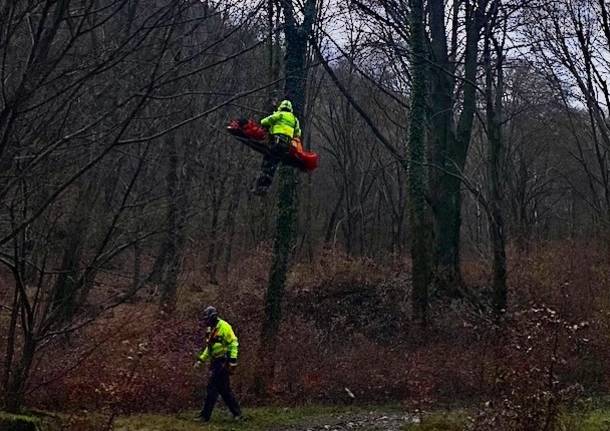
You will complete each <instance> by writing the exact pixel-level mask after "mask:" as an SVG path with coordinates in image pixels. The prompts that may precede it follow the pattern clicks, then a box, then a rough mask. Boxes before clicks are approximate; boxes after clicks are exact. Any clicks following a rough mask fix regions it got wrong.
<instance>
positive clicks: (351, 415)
mask: <svg viewBox="0 0 610 431" xmlns="http://www.w3.org/2000/svg"><path fill="white" fill-rule="evenodd" d="M596 404H597V403H596ZM196 413H197V412H196V411H185V412H182V413H177V414H158V415H157V414H145V415H131V416H123V417H118V418H115V419H114V420H111V421H108V418H104V417H101V416H97V415H92V414H90V413H89V414H87V415H85V416H82V415H78V416H72V415H71V416H70V417H69V420H68V421H66V419H68V418H67V417H66V416H64V414H61V415H52V417H54V418H55V419H56V420H57V419H59V418H60V417H61V419H63V420H61V424H60V423H59V422H57V421H56V420H51V421H49V419H48V418H47V419H42V418H40V416H38V415H36V416H35V417H32V416H21V418H22V420H24V421H30V420H31V421H35V422H36V424H37V425H38V426H32V427H17V428H13V427H11V426H10V424H9V422H4V420H9V419H10V418H11V417H12V418H13V419H17V418H18V417H17V416H11V415H7V414H3V413H0V430H4V429H10V430H13V429H17V430H22V429H23V430H43V431H47V430H48V431H55V430H60V429H61V430H65V429H70V430H78V431H81V430H88V431H89V430H107V431H110V430H112V431H205V430H208V431H242V430H248V431H351V430H355V431H465V430H472V429H473V427H472V419H471V413H470V412H469V411H468V410H462V409H454V410H438V411H434V412H425V413H418V414H413V413H409V412H408V411H407V410H406V409H405V408H402V407H400V406H350V407H317V406H309V407H258V408H249V409H247V410H245V417H246V419H245V420H244V421H234V420H233V419H232V418H231V417H230V415H229V414H228V412H227V411H226V410H225V409H224V408H218V409H217V410H216V411H215V412H214V415H213V417H212V421H211V422H209V423H201V422H199V421H198V420H196V419H195V415H196ZM36 417H37V418H36ZM560 422H561V424H560V426H559V428H558V429H562V430H566V431H568V430H569V431H610V404H607V403H606V402H604V403H603V405H599V404H597V406H596V407H594V408H587V409H585V410H581V411H578V412H572V413H569V414H564V415H563V416H562V418H561V420H560ZM66 425H67V427H66ZM6 426H8V428H5V427H6Z"/></svg>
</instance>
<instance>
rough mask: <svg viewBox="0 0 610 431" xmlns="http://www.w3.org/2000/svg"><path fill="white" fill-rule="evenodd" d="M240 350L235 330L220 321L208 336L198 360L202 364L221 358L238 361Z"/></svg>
mask: <svg viewBox="0 0 610 431" xmlns="http://www.w3.org/2000/svg"><path fill="white" fill-rule="evenodd" d="M238 349H239V343H238V341H237V337H236V336H235V332H233V328H232V327H231V325H229V324H228V323H227V322H225V321H224V320H222V319H218V322H217V323H216V326H215V327H214V328H212V331H211V332H210V333H209V334H208V337H207V343H206V346H205V347H204V349H203V350H202V351H201V352H199V354H198V355H197V359H199V360H200V361H202V362H205V361H207V360H208V359H210V360H214V359H219V358H228V359H230V360H231V361H236V360H237V353H238Z"/></svg>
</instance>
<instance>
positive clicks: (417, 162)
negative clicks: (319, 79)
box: [408, 0, 431, 326]
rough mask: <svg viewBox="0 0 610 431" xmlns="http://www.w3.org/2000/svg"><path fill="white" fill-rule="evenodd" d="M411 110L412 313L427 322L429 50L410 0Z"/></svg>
mask: <svg viewBox="0 0 610 431" xmlns="http://www.w3.org/2000/svg"><path fill="white" fill-rule="evenodd" d="M409 25H410V30H411V49H412V55H411V64H410V68H411V76H412V84H411V85H412V88H411V110H410V118H409V131H408V134H409V197H410V200H411V205H410V216H411V217H410V222H411V235H412V239H411V259H412V261H413V297H412V302H413V316H414V318H415V319H416V320H418V321H419V322H420V323H421V324H422V325H424V326H425V325H426V323H427V318H428V317H427V316H428V286H429V283H430V274H431V262H430V242H431V241H430V240H431V238H430V236H431V235H430V234H431V226H430V222H429V220H430V219H429V214H428V210H427V203H426V180H425V178H426V169H425V167H424V162H425V153H426V150H425V119H426V118H425V117H426V61H425V59H426V50H425V33H424V26H425V24H424V5H423V1H422V0H411V16H410V19H409Z"/></svg>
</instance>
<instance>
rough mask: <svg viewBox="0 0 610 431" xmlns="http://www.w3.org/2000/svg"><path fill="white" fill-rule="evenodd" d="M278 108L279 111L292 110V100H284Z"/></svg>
mask: <svg viewBox="0 0 610 431" xmlns="http://www.w3.org/2000/svg"><path fill="white" fill-rule="evenodd" d="M277 109H278V110H279V111H288V112H292V102H291V101H290V100H282V101H281V102H280V105H279V106H278V108H277Z"/></svg>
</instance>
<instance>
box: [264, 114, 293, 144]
mask: <svg viewBox="0 0 610 431" xmlns="http://www.w3.org/2000/svg"><path fill="white" fill-rule="evenodd" d="M261 125H262V126H263V127H266V128H267V129H269V133H271V134H272V135H285V136H288V137H289V138H290V139H292V138H294V137H299V136H301V126H300V125H299V120H298V119H297V117H295V116H294V114H293V113H292V112H288V111H275V112H274V113H273V114H271V115H269V116H268V117H265V118H263V119H262V120H261Z"/></svg>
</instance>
